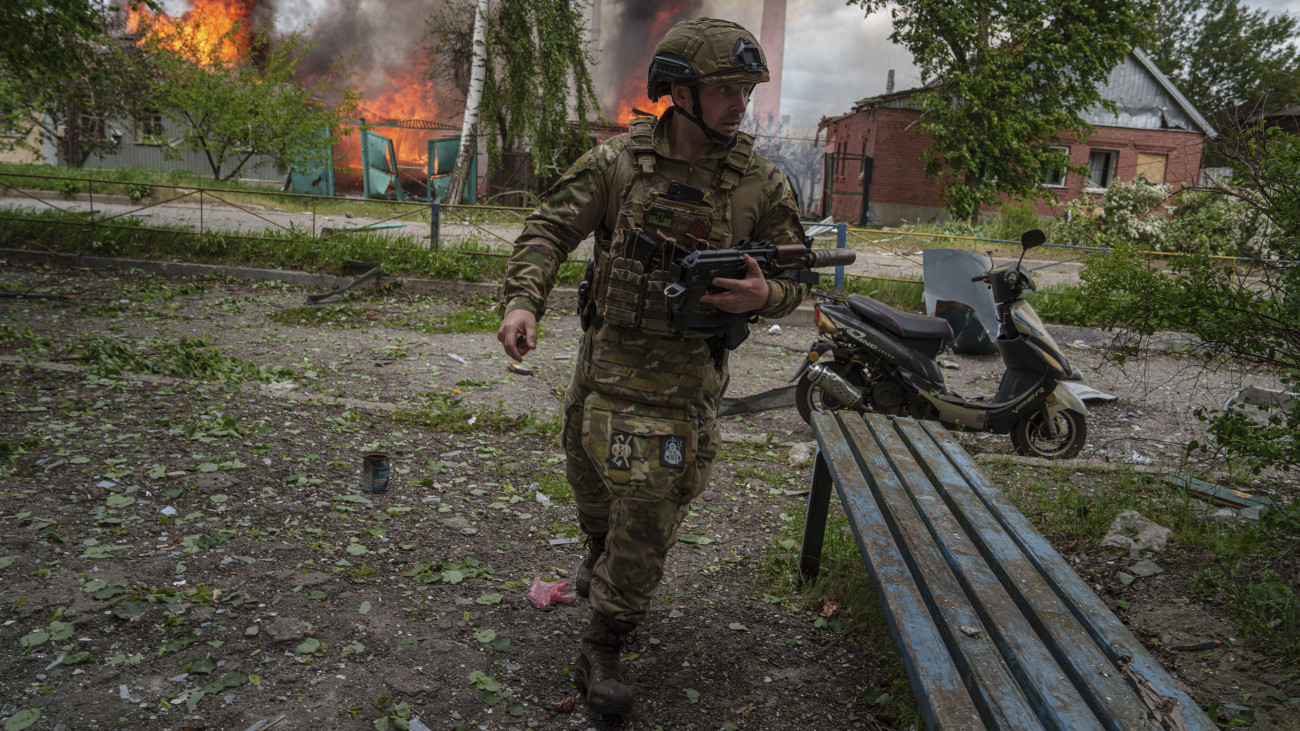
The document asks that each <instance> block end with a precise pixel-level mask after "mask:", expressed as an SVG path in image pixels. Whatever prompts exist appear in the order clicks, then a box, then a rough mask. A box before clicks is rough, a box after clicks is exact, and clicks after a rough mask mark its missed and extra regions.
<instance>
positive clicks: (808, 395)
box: [794, 372, 856, 426]
mask: <svg viewBox="0 0 1300 731" xmlns="http://www.w3.org/2000/svg"><path fill="white" fill-rule="evenodd" d="M840 375H842V376H843V375H845V374H843V373H840ZM848 378H849V380H850V381H852V380H856V379H853V378H852V377H848ZM794 406H795V408H796V409H798V410H799V418H801V419H803V421H804V423H805V424H808V425H809V426H812V415H813V412H814V411H836V410H839V409H847V408H848V407H849V404H846V403H842V402H840V400H839V399H836V398H835V397H833V396H830V395H828V394H827V393H826V392H825V391H823V390H821V389H820V388H818V387H817V386H814V385H813V384H812V381H811V380H809V378H808V374H807V373H806V372H805V373H804V374H803V376H801V377H800V378H799V383H798V384H797V385H796V386H795V389H794Z"/></svg>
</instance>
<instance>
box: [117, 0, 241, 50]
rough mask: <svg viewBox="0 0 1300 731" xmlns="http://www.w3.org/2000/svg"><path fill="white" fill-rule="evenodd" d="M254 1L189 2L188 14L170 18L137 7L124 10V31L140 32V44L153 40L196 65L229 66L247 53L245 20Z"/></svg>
mask: <svg viewBox="0 0 1300 731" xmlns="http://www.w3.org/2000/svg"><path fill="white" fill-rule="evenodd" d="M254 2H255V0H193V3H192V6H191V8H190V10H189V12H186V13H185V14H184V15H181V16H180V17H179V18H174V17H172V16H170V15H167V14H166V13H161V12H160V13H151V12H149V11H148V10H146V9H144V8H143V7H142V6H141V7H136V6H132V7H129V8H128V9H127V18H126V28H127V30H128V31H130V32H132V33H135V32H140V31H143V32H142V33H141V34H140V39H139V41H137V42H138V43H140V44H142V45H143V44H144V43H147V42H149V41H157V42H158V43H160V44H161V45H162V46H163V47H164V48H169V49H171V50H173V51H179V52H181V53H184V54H186V55H187V56H189V58H190V60H192V61H197V62H199V63H208V62H210V61H213V60H215V61H217V62H219V63H223V64H231V63H234V62H235V61H237V60H238V59H239V58H240V57H241V56H243V55H244V54H246V53H247V52H248V48H249V46H250V44H251V37H250V33H249V28H248V17H249V15H250V14H251V13H252V11H253V3H254Z"/></svg>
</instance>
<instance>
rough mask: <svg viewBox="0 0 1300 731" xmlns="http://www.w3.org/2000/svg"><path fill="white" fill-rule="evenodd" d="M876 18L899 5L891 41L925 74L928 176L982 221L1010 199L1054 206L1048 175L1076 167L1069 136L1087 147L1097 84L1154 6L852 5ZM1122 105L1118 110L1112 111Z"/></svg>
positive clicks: (1042, 0)
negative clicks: (987, 210) (1062, 143)
mask: <svg viewBox="0 0 1300 731" xmlns="http://www.w3.org/2000/svg"><path fill="white" fill-rule="evenodd" d="M850 4H852V5H859V6H861V7H862V8H863V9H864V10H866V11H867V12H868V13H870V12H873V11H877V10H882V9H884V8H886V7H889V8H890V15H891V17H892V18H893V25H894V32H893V34H892V35H891V36H890V40H892V41H894V42H895V43H898V44H899V45H902V46H904V47H906V48H907V49H908V50H909V51H911V53H912V56H913V58H914V59H915V62H916V64H917V66H918V67H920V70H921V76H922V78H926V79H933V80H935V82H936V84H935V85H933V86H928V87H926V88H923V89H920V90H918V91H917V92H916V95H915V97H914V99H915V101H916V103H917V104H918V105H919V106H920V108H921V109H922V111H923V114H922V116H921V118H920V120H919V122H918V124H917V129H918V130H919V131H921V132H925V133H928V134H930V135H932V137H933V142H932V143H931V145H930V147H928V148H927V149H926V150H925V152H924V153H923V159H924V160H925V172H926V175H927V176H928V177H930V178H933V179H935V180H937V182H938V183H939V187H940V195H941V196H942V198H943V200H944V203H945V205H946V206H947V208H948V210H949V211H950V212H951V213H952V214H953V215H954V216H956V217H957V218H961V219H973V218H974V217H975V216H976V215H978V213H979V210H980V207H981V206H984V205H991V204H994V203H996V202H997V201H998V200H999V198H1000V196H1001V195H1003V194H1005V195H1006V196H1008V197H1010V198H1012V199H1022V198H1027V199H1040V198H1049V199H1054V196H1055V194H1054V193H1053V192H1052V191H1051V190H1050V189H1048V188H1044V187H1043V186H1042V185H1041V183H1042V181H1043V171H1044V170H1064V169H1069V170H1073V171H1075V172H1078V173H1081V174H1082V173H1084V172H1086V170H1085V169H1083V168H1081V167H1080V166H1070V165H1069V164H1068V163H1069V160H1068V159H1067V155H1066V154H1065V152H1064V151H1062V150H1059V149H1053V146H1055V145H1059V140H1060V136H1061V135H1062V134H1067V135H1072V136H1074V137H1075V138H1076V139H1079V140H1084V139H1086V138H1087V137H1088V135H1089V134H1090V133H1091V132H1092V128H1091V127H1090V126H1089V125H1088V124H1086V123H1085V122H1084V121H1083V120H1082V118H1081V117H1080V116H1079V115H1080V114H1082V113H1083V112H1084V111H1086V110H1088V109H1089V108H1090V107H1093V106H1094V105H1097V104H1103V105H1106V104H1109V102H1106V101H1105V100H1103V99H1102V98H1101V95H1100V92H1099V90H1098V86H1099V85H1100V84H1102V83H1103V82H1105V81H1106V80H1107V78H1108V77H1109V75H1110V72H1111V70H1112V69H1114V68H1115V67H1116V66H1117V65H1119V63H1120V62H1121V61H1123V60H1124V58H1125V56H1126V55H1127V54H1128V52H1129V50H1130V49H1131V48H1133V47H1134V46H1136V45H1140V44H1141V42H1142V41H1143V40H1145V30H1144V28H1145V26H1146V24H1147V22H1148V19H1149V17H1150V14H1151V11H1152V8H1153V6H1154V3H1153V2H1151V1H1150V0H1118V1H1117V0H1065V1H1063V2H1062V1H1051V0H1012V1H1011V2H1003V1H996V0H978V1H977V2H965V3H962V6H961V11H960V12H954V10H953V4H952V3H951V2H949V1H948V0H904V1H903V2H899V3H897V4H894V3H890V2H886V0H850ZM1112 106H1113V105H1112Z"/></svg>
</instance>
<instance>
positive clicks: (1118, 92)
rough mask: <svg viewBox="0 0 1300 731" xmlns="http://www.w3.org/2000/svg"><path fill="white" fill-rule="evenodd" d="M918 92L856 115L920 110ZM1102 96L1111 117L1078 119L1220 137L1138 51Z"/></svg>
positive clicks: (1095, 113)
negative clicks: (1109, 105) (1111, 108)
mask: <svg viewBox="0 0 1300 731" xmlns="http://www.w3.org/2000/svg"><path fill="white" fill-rule="evenodd" d="M918 91H920V89H906V90H904V91H897V92H894V93H893V94H882V95H880V96H874V97H868V98H866V99H860V100H859V101H858V102H857V103H856V104H854V105H853V110H854V111H855V112H856V111H861V110H862V109H866V108H870V107H874V108H878V109H916V110H919V109H920V106H919V105H918V104H917V103H916V99H915V94H916V92H918ZM1101 96H1102V98H1104V99H1108V100H1110V101H1112V102H1114V103H1115V107H1116V111H1115V112H1113V113H1112V112H1110V111H1109V110H1107V109H1106V108H1104V107H1102V106H1101V105H1097V106H1095V107H1093V108H1091V109H1088V110H1086V111H1084V112H1083V113H1082V114H1080V115H1079V116H1080V117H1082V118H1083V120H1084V121H1085V122H1088V123H1089V124H1093V125H1097V126H1106V127H1129V128H1136V129H1185V130H1187V131H1189V132H1194V131H1200V132H1204V133H1205V134H1206V135H1207V136H1209V137H1217V136H1218V133H1217V132H1216V131H1215V130H1214V128H1213V127H1212V126H1210V123H1209V122H1207V121H1206V119H1205V117H1203V116H1201V113H1200V112H1198V111H1196V108H1195V107H1193V106H1192V103H1191V102H1189V101H1188V100H1187V97H1185V96H1183V95H1182V92H1180V91H1178V88H1177V87H1175V86H1174V85H1173V82H1171V81H1170V80H1169V77H1167V76H1165V75H1164V74H1163V73H1161V71H1160V69H1158V68H1156V65H1155V64H1154V63H1152V62H1151V59H1149V58H1147V56H1146V54H1145V53H1143V52H1142V51H1141V50H1139V49H1136V48H1135V49H1133V51H1132V52H1130V53H1129V55H1128V56H1127V57H1125V59H1124V63H1122V64H1120V65H1119V66H1116V67H1115V68H1114V70H1112V71H1111V72H1110V78H1109V79H1107V81H1106V84H1105V86H1104V87H1103V88H1102V90H1101Z"/></svg>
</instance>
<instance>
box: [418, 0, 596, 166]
mask: <svg viewBox="0 0 1300 731" xmlns="http://www.w3.org/2000/svg"><path fill="white" fill-rule="evenodd" d="M493 5H494V8H493V9H492V10H491V13H490V16H491V17H490V18H489V19H488V22H487V24H486V27H487V53H488V64H487V68H486V75H485V79H484V84H483V99H482V102H481V104H480V107H479V113H480V119H481V120H482V121H483V123H484V124H485V125H486V126H487V127H488V128H490V129H491V130H492V133H490V134H489V135H488V158H489V160H491V161H492V164H493V165H499V164H500V152H501V150H503V149H511V150H520V149H524V148H530V149H531V154H532V162H533V172H534V174H535V175H536V176H537V177H538V178H541V179H546V178H549V177H552V176H554V175H557V174H559V173H560V172H563V171H564V170H565V169H566V168H567V167H568V165H569V164H570V163H571V162H572V161H573V159H574V158H576V157H577V155H578V154H581V152H583V151H585V150H586V149H587V148H588V147H589V146H590V145H591V138H590V131H589V129H588V127H587V123H588V117H590V116H591V115H592V113H593V112H594V113H595V114H596V115H600V106H599V104H597V102H596V90H595V87H594V85H593V84H592V81H591V72H590V71H589V69H588V66H589V65H590V64H591V63H592V60H591V54H590V51H589V49H588V45H587V42H586V41H585V40H584V35H585V32H586V31H585V28H586V26H585V24H584V23H583V18H582V7H583V3H582V2H579V0H500V2H497V3H493ZM474 11H475V3H474V2H472V1H467V0H458V2H453V3H449V4H448V6H447V8H446V10H445V11H444V12H442V13H440V14H438V15H436V16H434V17H433V18H431V19H430V21H429V31H430V33H431V34H432V35H434V36H435V37H436V38H437V42H436V46H435V48H434V50H433V53H432V56H433V59H434V63H433V68H432V69H431V70H432V73H433V74H434V75H435V76H439V77H443V78H447V79H449V80H451V81H452V82H453V83H454V84H455V85H457V86H459V87H460V88H462V89H467V88H468V79H469V72H470V67H471V58H472V57H473V50H472V49H473V21H474ZM570 120H572V121H573V122H575V123H576V124H571V123H570Z"/></svg>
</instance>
